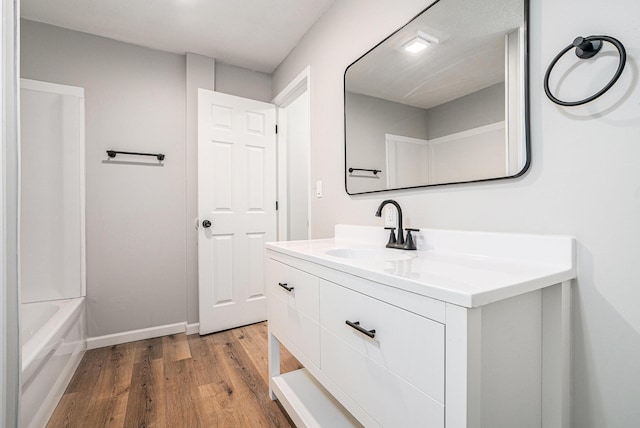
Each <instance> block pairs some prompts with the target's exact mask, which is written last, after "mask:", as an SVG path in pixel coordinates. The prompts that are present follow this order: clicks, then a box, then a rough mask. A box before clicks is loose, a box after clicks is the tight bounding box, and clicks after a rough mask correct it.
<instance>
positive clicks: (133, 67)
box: [21, 20, 271, 336]
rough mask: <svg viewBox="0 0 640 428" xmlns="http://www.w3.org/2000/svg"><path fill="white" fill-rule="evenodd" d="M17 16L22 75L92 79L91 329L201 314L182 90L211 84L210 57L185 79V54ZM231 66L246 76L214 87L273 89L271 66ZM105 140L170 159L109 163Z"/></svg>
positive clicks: (88, 91)
mask: <svg viewBox="0 0 640 428" xmlns="http://www.w3.org/2000/svg"><path fill="white" fill-rule="evenodd" d="M21 25H22V31H21V43H22V46H21V61H22V64H21V67H22V77H26V78H30V79H35V80H44V81H49V82H54V83H61V84H67V85H73V86H81V87H83V88H85V97H86V193H87V198H86V204H87V207H86V216H87V301H88V327H89V335H90V336H101V335H105V334H111V333H118V332H123V331H129V330H134V329H140V328H148V327H155V326H160V325H165V324H170V323H177V322H184V321H186V320H189V322H196V321H197V297H196V296H197V247H196V245H197V241H196V240H194V239H192V238H193V236H194V235H188V232H187V231H188V230H191V229H193V218H191V215H189V217H188V216H187V215H188V214H191V213H193V212H195V211H196V210H195V205H196V204H197V199H196V198H195V197H194V195H195V192H194V186H195V184H194V182H193V177H192V175H193V174H187V171H194V170H195V160H196V159H197V152H196V151H194V147H193V144H194V142H193V134H190V136H191V140H189V141H190V143H189V145H187V143H186V141H187V132H186V131H187V125H186V123H187V122H186V95H187V94H186V88H187V86H188V87H189V90H190V91H193V90H195V89H194V86H196V85H199V84H206V85H207V86H209V87H210V86H211V79H212V77H211V75H210V74H208V73H212V72H213V65H212V63H211V60H210V59H208V60H207V59H202V58H195V57H193V58H192V61H191V62H190V64H191V65H190V73H189V78H187V61H186V57H185V56H184V55H176V54H171V53H167V52H161V51H156V50H151V49H147V48H143V47H140V46H135V45H131V44H126V43H121V42H117V41H114V40H110V39H105V38H102V37H97V36H93V35H89V34H85V33H79V32H75V31H70V30H66V29H62V28H59V27H54V26H50V25H46V24H41V23H36V22H32V21H26V20H22V21H21ZM216 68H217V67H216ZM235 69H236V71H238V72H239V73H242V75H241V76H234V75H233V73H228V74H226V75H224V74H223V75H222V76H218V77H216V79H215V80H216V85H220V86H221V87H222V88H224V91H225V92H227V93H231V94H234V95H240V96H249V97H252V98H260V97H264V93H267V92H269V91H270V88H271V82H270V79H266V78H265V77H264V76H267V75H263V76H256V75H255V74H254V72H252V71H250V70H245V71H244V73H243V70H244V69H239V70H237V69H238V67H235ZM247 76H251V77H247ZM267 77H268V76H267ZM187 83H189V85H188V84H187ZM189 99H190V100H192V99H193V98H192V97H190V98H189ZM190 123H191V122H190ZM190 126H193V124H191V125H190ZM107 149H121V150H132V151H148V152H162V153H165V155H166V159H165V161H164V162H163V165H162V166H148V165H139V164H130V163H115V162H111V163H105V162H104V161H105V160H106V158H107V156H106V154H105V150H107ZM187 153H188V156H187ZM120 159H121V158H116V160H120ZM122 159H123V160H124V159H125V158H122ZM133 160H134V161H140V160H141V159H133ZM152 163H153V162H152ZM190 228H191V229H190ZM188 237H190V239H188ZM194 258H196V260H194ZM187 299H188V300H187Z"/></svg>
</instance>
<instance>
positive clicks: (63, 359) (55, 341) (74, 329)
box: [20, 297, 87, 428]
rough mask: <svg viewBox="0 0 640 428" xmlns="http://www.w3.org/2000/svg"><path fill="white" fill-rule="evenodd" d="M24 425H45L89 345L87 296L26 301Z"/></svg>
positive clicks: (22, 317) (22, 329)
mask: <svg viewBox="0 0 640 428" xmlns="http://www.w3.org/2000/svg"><path fill="white" fill-rule="evenodd" d="M20 333H21V340H22V402H21V414H20V417H21V422H20V425H21V427H29V428H36V427H44V426H45V425H46V423H47V421H48V420H49V418H50V417H51V414H52V413H53V411H54V410H55V408H56V405H57V404H58V401H59V400H60V397H61V396H62V394H63V393H64V391H65V389H66V388H67V385H68V384H69V381H70V380H71V377H72V376H73V373H74V371H75V370H76V368H77V367H78V364H79V363H80V360H81V359H82V355H83V354H84V351H85V349H86V342H87V340H86V329H85V314H84V297H80V298H77V299H65V300H53V301H48V302H37V303H24V304H22V305H21V308H20Z"/></svg>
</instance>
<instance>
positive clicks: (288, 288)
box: [278, 282, 293, 293]
mask: <svg viewBox="0 0 640 428" xmlns="http://www.w3.org/2000/svg"><path fill="white" fill-rule="evenodd" d="M278 285H279V286H280V287H282V288H284V289H285V290H287V291H288V292H289V293H291V292H292V291H293V287H288V286H287V283H286V282H284V283H283V282H279V283H278Z"/></svg>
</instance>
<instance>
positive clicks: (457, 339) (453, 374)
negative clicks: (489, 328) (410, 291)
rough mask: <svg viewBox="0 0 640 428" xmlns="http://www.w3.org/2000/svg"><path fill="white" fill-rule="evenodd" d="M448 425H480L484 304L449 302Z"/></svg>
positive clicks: (462, 427) (464, 427)
mask: <svg viewBox="0 0 640 428" xmlns="http://www.w3.org/2000/svg"><path fill="white" fill-rule="evenodd" d="M445 330H446V333H445V335H446V336H445V337H446V340H445V344H446V345H445V346H446V348H445V349H446V351H445V385H446V389H445V421H446V427H447V428H480V427H481V426H480V416H481V401H480V390H481V389H480V386H481V377H480V375H481V361H482V360H481V350H482V347H481V338H482V334H481V332H482V308H473V309H467V308H463V307H462V306H458V305H453V304H450V303H447V306H446V324H445Z"/></svg>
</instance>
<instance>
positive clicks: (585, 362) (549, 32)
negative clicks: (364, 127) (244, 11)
mask: <svg viewBox="0 0 640 428" xmlns="http://www.w3.org/2000/svg"><path fill="white" fill-rule="evenodd" d="M427 3H428V2H425V1H422V0H421V1H418V0H407V1H404V2H401V3H400V2H396V1H393V0H380V1H378V2H364V1H359V0H342V1H339V2H336V3H334V6H333V7H332V8H331V9H330V10H329V11H328V12H327V13H326V14H325V16H324V17H323V18H321V19H320V20H319V21H318V22H317V23H316V24H315V26H314V27H313V28H312V29H311V30H310V31H309V32H308V33H307V34H306V35H305V36H304V37H303V38H302V40H301V41H300V43H299V44H298V46H297V48H296V49H295V50H294V51H293V52H292V53H291V54H290V55H289V56H288V58H287V59H286V60H285V61H284V62H283V63H282V64H281V65H280V66H279V68H278V69H277V70H276V72H275V73H274V75H273V92H274V94H275V93H278V92H279V91H280V90H281V89H282V88H283V87H284V86H285V85H286V84H287V83H288V82H289V81H290V80H291V79H293V77H295V76H296V75H297V74H298V73H299V72H300V71H301V70H302V69H304V68H305V67H306V66H308V65H311V67H312V69H313V71H314V77H313V85H312V93H311V100H312V104H311V111H312V122H311V129H312V149H311V150H312V151H311V153H312V181H311V182H312V183H315V181H316V180H322V181H323V184H324V197H323V198H322V199H314V200H313V203H312V219H313V225H312V229H313V236H315V237H318V238H321V237H328V236H332V235H333V226H334V224H335V223H355V224H371V225H380V226H382V222H381V221H380V220H379V219H377V218H375V217H374V216H373V213H374V212H375V209H376V207H377V205H378V203H379V202H380V201H381V200H382V199H384V198H389V197H391V198H394V199H397V200H398V201H399V202H400V203H401V204H402V206H403V211H404V212H405V213H406V214H405V215H406V217H407V220H408V223H409V224H411V225H413V226H422V227H435V228H451V229H467V230H473V229H477V230H489V231H505V232H533V233H545V234H547V233H551V234H569V235H575V236H576V237H577V240H578V277H579V279H578V280H577V281H575V283H574V295H573V321H574V330H573V342H572V345H573V349H572V353H573V395H574V402H573V426H574V427H576V428H601V427H605V426H606V427H631V426H635V425H637V423H638V420H640V406H638V397H639V396H640V387H639V386H638V385H640V359H639V358H638V356H639V355H640V311H639V310H638V302H640V286H639V280H638V278H640V264H639V263H638V259H639V257H640V221H639V220H638V219H640V186H639V184H638V183H640V168H638V163H639V162H640V143H638V135H640V110H639V109H638V104H639V102H640V86H638V85H637V81H638V59H637V56H638V54H639V53H640V25H638V21H637V18H636V17H637V16H638V14H640V4H638V3H634V2H629V1H621V0H615V1H612V2H608V3H607V5H606V10H604V12H603V7H602V4H601V3H600V2H596V1H595V0H584V1H580V2H579V1H577V0H568V1H565V2H554V1H552V0H540V1H534V2H531V3H532V4H531V22H530V24H529V30H530V40H531V45H530V60H531V66H530V71H531V89H530V93H531V96H530V105H531V146H532V163H531V168H530V170H529V172H528V173H527V174H526V175H525V176H523V177H522V178H520V179H515V180H506V181H500V182H492V183H486V184H474V185H454V186H447V187H436V188H431V189H425V190H415V191H404V192H397V191H396V192H389V193H382V194H378V195H363V196H358V197H350V196H348V195H347V194H346V193H345V191H344V175H343V173H342V168H339V167H336V164H340V162H342V161H343V159H344V147H343V117H342V114H343V106H342V103H343V95H342V90H343V88H342V76H343V73H344V70H345V68H346V67H347V66H348V65H349V64H350V63H351V62H352V61H353V60H355V59H356V58H358V57H359V56H360V55H362V54H363V53H364V52H366V51H367V50H368V49H369V48H370V47H371V46H373V45H374V44H376V43H378V42H379V41H380V40H381V39H383V38H384V37H385V36H386V35H387V34H389V33H390V32H392V31H393V30H395V29H396V28H397V27H399V26H400V25H402V24H403V23H404V22H405V21H407V20H409V19H410V18H412V17H413V16H414V15H415V14H416V13H418V12H419V11H420V10H421V9H423V8H424V7H425V5H426V4H427ZM576 10H580V16H579V19H576V18H575V17H576V15H575V11H576ZM602 33H605V34H610V35H612V36H614V37H617V38H619V39H620V40H621V41H622V42H623V43H625V45H626V47H627V52H628V54H629V59H628V65H627V68H626V69H625V71H624V74H623V76H622V77H621V79H620V81H619V82H618V83H617V84H616V86H615V87H614V88H613V89H612V90H611V91H610V92H609V93H608V94H606V95H605V96H603V97H602V98H601V99H599V100H598V101H596V102H594V103H591V104H589V105H587V106H585V107H582V108H577V109H567V108H561V107H557V106H555V105H554V104H552V103H551V102H550V101H549V100H548V99H547V98H546V97H545V95H544V92H543V88H542V80H543V77H544V72H545V69H546V66H547V64H548V63H549V61H551V59H552V58H553V57H554V56H555V55H556V53H557V52H558V51H559V50H560V49H562V48H563V47H564V46H566V45H567V44H569V43H570V42H571V41H572V40H573V39H574V38H575V37H576V36H578V35H590V34H602ZM608 49H609V48H607V50H608ZM567 57H568V58H567V61H568V62H567V64H572V63H573V62H575V61H576V60H575V57H573V58H572V57H570V56H569V55H567ZM615 61H616V57H615V56H613V55H611V56H607V55H604V52H603V55H601V60H596V61H589V62H588V63H587V62H585V63H584V64H581V65H580V66H579V67H578V68H577V69H576V70H575V72H574V73H573V74H572V75H571V76H570V77H568V78H567V79H566V80H565V81H564V82H565V84H566V85H567V86H570V88H569V89H566V90H565V91H561V95H563V96H565V97H567V98H570V97H573V98H574V99H577V98H579V97H580V96H581V95H588V93H587V92H589V91H590V92H595V91H597V90H598V89H599V87H600V86H601V84H603V82H605V81H606V80H608V79H609V78H610V76H611V73H612V72H613V70H614V68H615V65H614V64H615ZM599 64H601V65H602V67H600V66H599ZM558 72H559V73H560V75H558V76H561V75H562V69H559V71H558Z"/></svg>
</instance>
